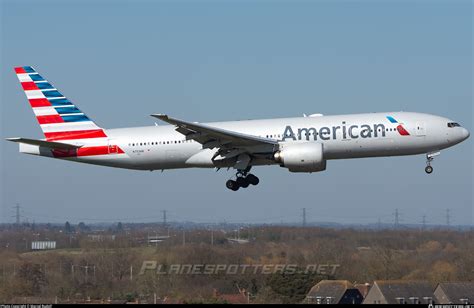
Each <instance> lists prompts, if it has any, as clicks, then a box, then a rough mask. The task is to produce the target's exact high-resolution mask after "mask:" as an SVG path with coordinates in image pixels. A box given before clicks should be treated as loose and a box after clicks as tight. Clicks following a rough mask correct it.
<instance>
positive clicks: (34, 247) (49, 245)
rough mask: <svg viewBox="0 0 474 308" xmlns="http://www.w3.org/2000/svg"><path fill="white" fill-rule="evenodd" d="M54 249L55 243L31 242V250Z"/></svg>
mask: <svg viewBox="0 0 474 308" xmlns="http://www.w3.org/2000/svg"><path fill="white" fill-rule="evenodd" d="M46 249H56V241H33V242H31V250H46Z"/></svg>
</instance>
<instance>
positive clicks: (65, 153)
mask: <svg viewBox="0 0 474 308" xmlns="http://www.w3.org/2000/svg"><path fill="white" fill-rule="evenodd" d="M110 147H113V148H114V149H116V152H113V151H112V152H113V153H109V152H111V151H109V146H107V145H101V146H95V147H84V148H79V149H74V150H60V149H54V150H52V153H53V156H54V157H56V158H64V157H84V156H95V155H109V154H111V155H113V154H123V153H125V152H124V151H123V150H122V149H121V148H120V147H119V146H117V145H112V146H110Z"/></svg>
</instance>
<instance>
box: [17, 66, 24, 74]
mask: <svg viewBox="0 0 474 308" xmlns="http://www.w3.org/2000/svg"><path fill="white" fill-rule="evenodd" d="M15 73H17V74H26V71H25V69H24V68H23V67H15Z"/></svg>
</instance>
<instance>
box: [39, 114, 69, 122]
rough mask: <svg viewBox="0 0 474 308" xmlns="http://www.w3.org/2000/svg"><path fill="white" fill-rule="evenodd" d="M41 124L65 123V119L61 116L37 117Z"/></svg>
mask: <svg viewBox="0 0 474 308" xmlns="http://www.w3.org/2000/svg"><path fill="white" fill-rule="evenodd" d="M36 118H37V119H38V122H39V124H51V123H64V120H63V118H61V116H60V115H59V114H52V115H44V116H37V117H36Z"/></svg>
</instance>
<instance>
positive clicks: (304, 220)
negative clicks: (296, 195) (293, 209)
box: [303, 207, 306, 227]
mask: <svg viewBox="0 0 474 308" xmlns="http://www.w3.org/2000/svg"><path fill="white" fill-rule="evenodd" d="M303 227H306V208H305V207H304V208H303Z"/></svg>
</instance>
